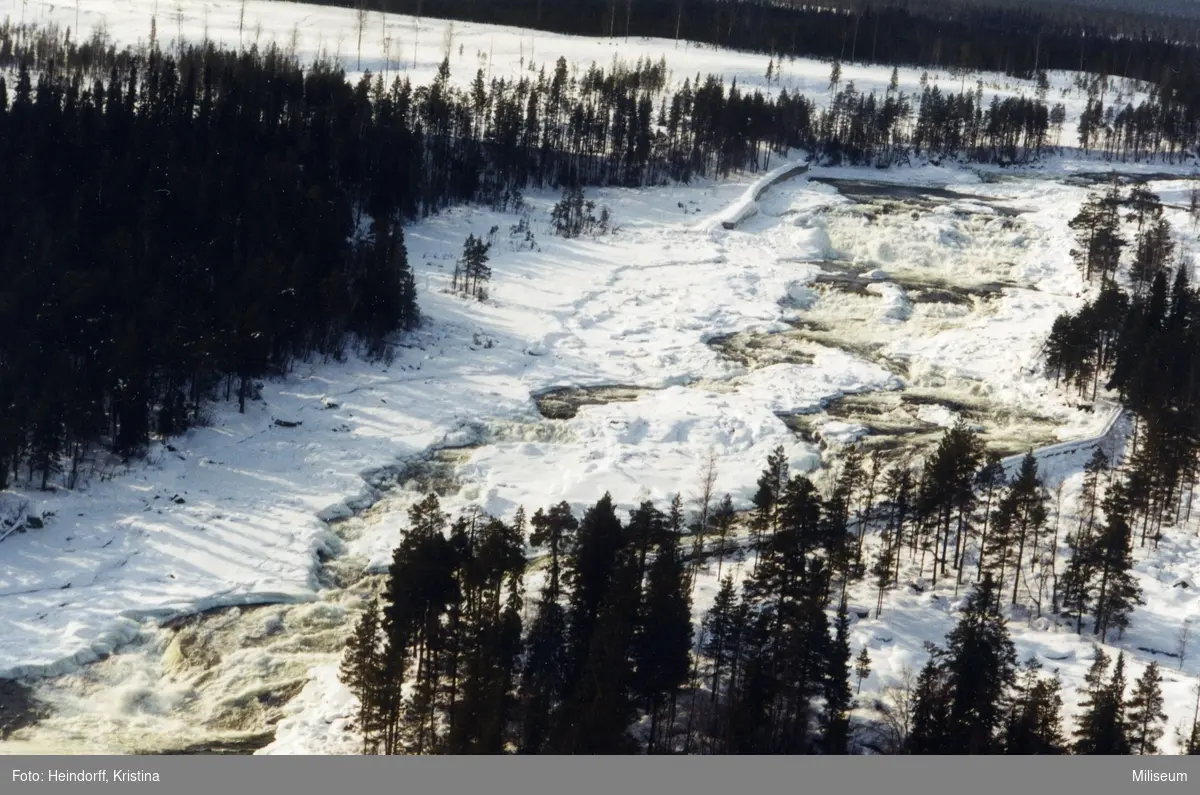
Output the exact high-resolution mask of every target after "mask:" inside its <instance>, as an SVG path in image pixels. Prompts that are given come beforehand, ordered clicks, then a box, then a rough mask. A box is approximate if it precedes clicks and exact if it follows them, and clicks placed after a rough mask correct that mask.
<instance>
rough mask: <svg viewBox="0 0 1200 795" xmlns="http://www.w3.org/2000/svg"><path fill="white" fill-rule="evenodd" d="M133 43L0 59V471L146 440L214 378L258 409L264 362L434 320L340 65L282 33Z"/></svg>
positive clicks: (175, 429) (78, 460) (193, 405)
mask: <svg viewBox="0 0 1200 795" xmlns="http://www.w3.org/2000/svg"><path fill="white" fill-rule="evenodd" d="M127 63H128V69H127V71H125V72H119V71H117V69H116V68H115V67H114V68H113V69H112V70H111V71H110V72H109V74H108V75H107V78H106V79H96V80H94V81H88V80H86V79H85V78H84V76H83V74H82V71H81V70H75V71H72V72H68V71H64V70H59V69H56V68H53V67H49V66H48V68H47V69H46V70H45V71H43V72H41V74H40V75H39V76H38V77H37V80H36V86H35V85H34V78H33V75H31V73H30V71H29V69H28V68H26V67H24V66H22V67H21V68H20V69H19V72H18V75H17V77H16V80H15V83H14V84H13V85H12V88H11V91H10V89H9V87H8V85H7V84H6V81H5V80H4V79H3V78H0V183H3V185H4V186H5V187H4V190H3V191H0V272H2V273H4V279H3V281H2V283H0V406H3V411H0V488H3V487H5V486H7V484H8V482H9V480H10V478H11V476H13V475H14V474H15V473H17V472H18V470H19V468H20V467H21V466H22V465H25V466H26V468H27V469H26V472H27V474H28V476H29V477H30V478H31V479H36V480H37V481H38V482H40V485H41V486H42V487H43V488H44V487H46V486H47V485H48V484H49V482H50V478H51V477H52V476H53V475H54V474H55V473H56V472H57V471H59V470H60V469H63V468H65V469H66V477H65V478H64V482H65V483H66V485H68V486H73V485H74V481H75V477H76V475H77V473H78V469H79V467H80V465H81V464H83V463H84V462H85V461H86V460H87V459H88V457H89V455H90V452H91V450H92V449H93V446H94V445H95V444H96V443H97V442H101V443H103V444H105V445H106V446H109V447H110V448H111V449H112V450H114V451H115V452H117V453H118V454H121V455H129V454H132V453H135V452H137V451H138V450H139V449H140V448H141V447H142V446H143V445H145V444H146V442H147V441H148V439H149V438H150V437H151V436H152V435H160V436H168V435H171V434H176V433H179V432H180V431H182V430H184V429H185V428H187V427H188V426H189V425H191V424H194V423H195V422H196V421H197V420H199V419H202V418H203V412H204V409H203V402H204V399H205V398H209V397H215V396H224V397H225V399H229V398H230V397H232V393H233V392H235V391H236V395H237V398H238V400H239V401H240V403H241V405H242V408H243V409H244V406H245V401H246V400H247V399H248V398H250V397H252V396H253V392H254V384H253V382H254V379H256V378H259V377H261V376H263V375H265V374H269V373H273V372H282V371H285V370H286V369H287V368H288V366H289V365H290V363H291V362H292V361H294V360H295V359H303V358H308V357H311V356H314V355H316V356H325V357H340V356H342V355H343V353H344V351H345V350H346V349H347V348H348V347H349V346H357V345H360V344H361V346H362V347H363V349H364V350H365V352H366V353H368V354H369V355H379V354H381V353H382V352H383V349H384V342H385V338H386V337H387V335H388V334H389V333H391V332H392V331H395V330H401V329H406V328H411V327H413V326H414V325H415V324H416V323H417V321H418V314H417V307H416V298H415V288H414V285H413V280H412V275H411V273H410V271H409V269H408V264H407V261H406V254H405V247H404V237H403V233H402V231H401V229H400V221H401V207H400V205H399V203H398V202H396V201H395V200H393V198H392V197H391V196H389V195H387V194H386V193H383V192H381V191H374V192H372V191H371V188H372V182H373V181H374V182H378V183H383V182H384V181H385V179H384V177H383V175H382V173H381V172H380V170H379V169H380V168H382V166H381V165H380V164H377V163H372V162H370V161H367V160H366V159H365V158H364V156H363V155H364V152H363V151H362V149H361V143H362V141H363V139H364V138H365V137H367V134H368V133H369V131H370V130H369V128H370V127H373V126H374V124H373V121H374V120H373V117H372V114H371V112H370V111H371V108H370V106H369V105H368V104H366V103H365V101H364V100H363V97H362V96H361V95H356V94H355V92H354V90H353V89H352V87H351V86H349V85H347V83H346V80H345V78H344V76H343V75H342V73H341V72H339V71H336V70H333V69H330V68H328V67H326V66H322V65H317V66H315V67H314V68H313V69H312V70H309V71H307V72H305V71H303V70H301V69H300V68H299V67H298V66H296V65H295V64H294V63H293V62H291V61H290V60H289V59H287V58H286V57H284V56H283V54H282V53H280V52H278V51H275V50H270V51H267V52H264V53H261V54H259V53H242V54H234V53H229V52H220V51H217V50H215V49H212V48H208V49H206V50H200V49H189V50H187V51H186V52H184V54H183V60H182V61H176V60H175V58H174V57H173V56H171V55H169V54H165V53H163V52H161V51H159V50H157V49H155V50H151V51H150V52H149V54H148V56H147V57H146V58H145V59H144V60H143V59H129V60H128V62H127ZM400 151H401V152H402V153H403V152H407V151H410V150H409V149H408V148H402V149H401V150H400ZM364 211H366V212H369V216H365V215H364ZM363 219H369V220H363ZM64 462H65V467H64Z"/></svg>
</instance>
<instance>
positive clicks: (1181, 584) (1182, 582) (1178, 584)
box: [1171, 580, 1192, 588]
mask: <svg viewBox="0 0 1200 795" xmlns="http://www.w3.org/2000/svg"><path fill="white" fill-rule="evenodd" d="M1171 587H1172V588H1191V587H1192V584H1191V583H1190V582H1188V581H1187V580H1177V581H1176V582H1175V584H1174V585H1172V586H1171Z"/></svg>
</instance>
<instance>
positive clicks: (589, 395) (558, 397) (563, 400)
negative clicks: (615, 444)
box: [532, 385, 652, 420]
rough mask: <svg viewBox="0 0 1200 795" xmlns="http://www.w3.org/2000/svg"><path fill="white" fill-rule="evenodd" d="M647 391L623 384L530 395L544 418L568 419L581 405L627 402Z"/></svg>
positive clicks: (574, 388) (567, 388) (563, 389)
mask: <svg viewBox="0 0 1200 795" xmlns="http://www.w3.org/2000/svg"><path fill="white" fill-rule="evenodd" d="M649 391H652V390H650V389H646V388H643V387H636V386H623V385H606V386H585V387H579V386H568V387H556V388H554V389H547V390H545V391H542V392H537V393H535V394H534V395H533V396H532V397H533V400H534V403H536V404H537V408H538V413H540V414H541V415H542V416H543V417H545V418H546V419H548V420H569V419H571V418H572V417H574V416H575V415H576V413H578V411H579V408H580V407H581V406H602V405H605V404H608V403H627V402H630V401H634V400H637V399H638V398H639V397H641V396H642V395H643V394H644V393H646V392H649Z"/></svg>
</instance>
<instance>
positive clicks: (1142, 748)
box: [1126, 662, 1167, 754]
mask: <svg viewBox="0 0 1200 795" xmlns="http://www.w3.org/2000/svg"><path fill="white" fill-rule="evenodd" d="M1128 707H1129V715H1128V725H1127V727H1126V733H1127V734H1128V737H1129V748H1130V753H1134V754H1157V753H1158V741H1159V740H1160V739H1161V738H1162V735H1163V728H1162V724H1163V723H1165V722H1166V720H1167V716H1166V714H1165V713H1164V712H1163V694H1162V672H1160V671H1159V669H1158V663H1155V662H1152V663H1150V664H1149V665H1148V666H1146V670H1145V672H1144V673H1143V674H1142V676H1141V678H1139V679H1138V680H1137V681H1136V682H1135V683H1134V685H1133V693H1132V694H1131V695H1130V697H1129V703H1128Z"/></svg>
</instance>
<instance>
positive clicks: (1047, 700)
mask: <svg viewBox="0 0 1200 795" xmlns="http://www.w3.org/2000/svg"><path fill="white" fill-rule="evenodd" d="M1061 691H1062V683H1061V682H1060V681H1059V679H1058V677H1057V676H1054V677H1050V678H1047V677H1044V676H1042V675H1041V666H1040V665H1039V663H1038V662H1037V660H1036V658H1034V657H1030V658H1029V659H1028V660H1027V661H1026V663H1025V665H1024V666H1023V667H1022V670H1021V674H1020V677H1019V679H1018V682H1017V685H1016V697H1015V698H1014V699H1013V702H1012V707H1011V709H1010V711H1009V715H1008V720H1007V722H1006V724H1005V729H1004V752H1005V753H1007V754H1061V753H1064V752H1065V749H1066V740H1065V738H1064V737H1063V731H1062V703H1063V700H1062V692H1061Z"/></svg>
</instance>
